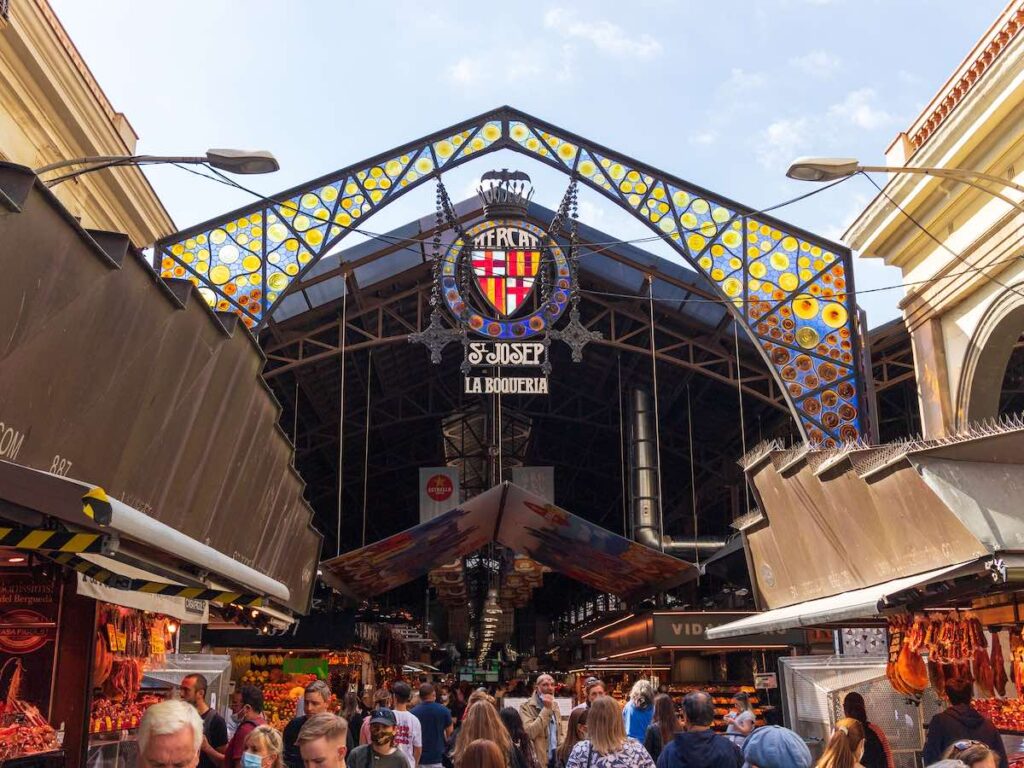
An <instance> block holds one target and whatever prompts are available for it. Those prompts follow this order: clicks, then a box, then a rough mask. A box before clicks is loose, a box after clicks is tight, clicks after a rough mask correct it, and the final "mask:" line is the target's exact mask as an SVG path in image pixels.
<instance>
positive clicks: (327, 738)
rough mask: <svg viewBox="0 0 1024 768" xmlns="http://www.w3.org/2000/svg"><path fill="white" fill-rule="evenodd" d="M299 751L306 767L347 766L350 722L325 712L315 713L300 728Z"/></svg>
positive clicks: (330, 767) (341, 767)
mask: <svg viewBox="0 0 1024 768" xmlns="http://www.w3.org/2000/svg"><path fill="white" fill-rule="evenodd" d="M296 741H297V742H298V745H299V753H300V754H301V755H302V764H303V766H304V768H345V758H346V756H347V755H348V747H346V746H345V744H346V743H347V741H348V723H346V722H345V719H344V718H341V717H338V716H337V715H332V714H330V713H325V714H322V715H313V716H312V717H310V718H309V719H308V720H306V724H305V725H303V726H302V728H301V729H300V730H299V738H298V739H297V740H296Z"/></svg>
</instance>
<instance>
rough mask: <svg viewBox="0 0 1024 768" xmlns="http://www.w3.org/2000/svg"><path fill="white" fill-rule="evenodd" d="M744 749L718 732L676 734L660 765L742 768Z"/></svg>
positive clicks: (680, 767) (667, 766) (662, 766)
mask: <svg viewBox="0 0 1024 768" xmlns="http://www.w3.org/2000/svg"><path fill="white" fill-rule="evenodd" d="M742 766H743V753H742V752H740V748H739V747H737V746H736V745H735V744H733V743H732V742H731V741H729V740H728V739H727V738H725V737H724V736H720V735H719V734H717V733H715V732H714V731H710V730H708V731H692V732H691V731H684V732H683V733H678V734H676V737H675V738H674V739H673V740H672V741H671V742H669V743H668V744H667V745H666V746H665V748H664V749H663V750H661V756H660V757H659V758H658V768H742Z"/></svg>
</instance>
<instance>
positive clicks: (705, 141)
mask: <svg viewBox="0 0 1024 768" xmlns="http://www.w3.org/2000/svg"><path fill="white" fill-rule="evenodd" d="M716 141H718V131H716V130H714V129H711V128H709V129H707V130H704V131H697V133H694V134H692V135H691V136H690V143H691V144H698V145H700V146H705V147H706V146H708V145H709V144H714V143H715V142H716Z"/></svg>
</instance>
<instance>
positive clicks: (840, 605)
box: [707, 560, 983, 640]
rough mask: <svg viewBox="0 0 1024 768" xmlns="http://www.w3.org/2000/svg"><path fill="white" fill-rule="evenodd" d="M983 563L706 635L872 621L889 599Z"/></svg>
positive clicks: (764, 615)
mask: <svg viewBox="0 0 1024 768" xmlns="http://www.w3.org/2000/svg"><path fill="white" fill-rule="evenodd" d="M980 563H981V561H979V560H971V561H968V562H966V563H957V564H956V565H950V566H946V567H945V568H939V569H937V570H934V571H927V572H925V573H919V574H917V575H916V576H904V577H902V578H899V579H893V580H892V581H886V582H882V583H881V584H874V585H872V586H870V587H863V588H862V589H854V590H851V591H849V592H843V593H842V594H839V595H832V596H830V597H820V598H818V599H816V600H808V601H807V602H804V603H796V604H795V605H787V606H785V607H783V608H776V609H775V610H773V611H762V612H761V613H755V614H754V615H752V616H747V617H746V618H743V619H740V620H739V621H733V622H730V623H729V624H723V625H721V626H719V627H713V628H711V629H709V630H708V631H707V636H708V639H710V640H724V639H726V638H730V637H742V636H743V635H753V634H758V633H762V632H777V631H779V630H784V629H796V628H798V627H813V626H817V625H819V624H835V623H837V622H842V621H852V620H855V619H864V618H870V617H872V616H877V615H878V611H879V608H880V605H879V604H880V603H881V601H882V600H883V599H885V598H886V597H888V596H890V595H895V594H897V593H899V592H902V591H904V590H907V589H912V588H914V587H917V586H921V585H923V584H927V583H929V582H932V581H936V580H938V579H939V578H941V577H943V576H946V575H948V574H950V573H952V572H953V571H956V570H960V569H964V568H965V566H974V565H976V564H977V565H978V566H979V567H983V566H982V565H980Z"/></svg>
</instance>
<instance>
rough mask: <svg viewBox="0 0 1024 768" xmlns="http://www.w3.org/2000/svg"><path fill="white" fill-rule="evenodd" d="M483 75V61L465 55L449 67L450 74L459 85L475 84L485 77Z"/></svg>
mask: <svg viewBox="0 0 1024 768" xmlns="http://www.w3.org/2000/svg"><path fill="white" fill-rule="evenodd" d="M483 75H484V65H483V63H482V62H481V61H480V60H479V59H474V58H471V57H469V56H463V57H462V58H461V59H459V60H458V61H457V62H455V63H454V64H453V65H452V66H451V67H449V68H448V76H449V77H450V78H451V79H452V80H453V81H455V82H456V83H458V84H459V85H475V84H477V83H479V82H480V81H481V80H482V79H483Z"/></svg>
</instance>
